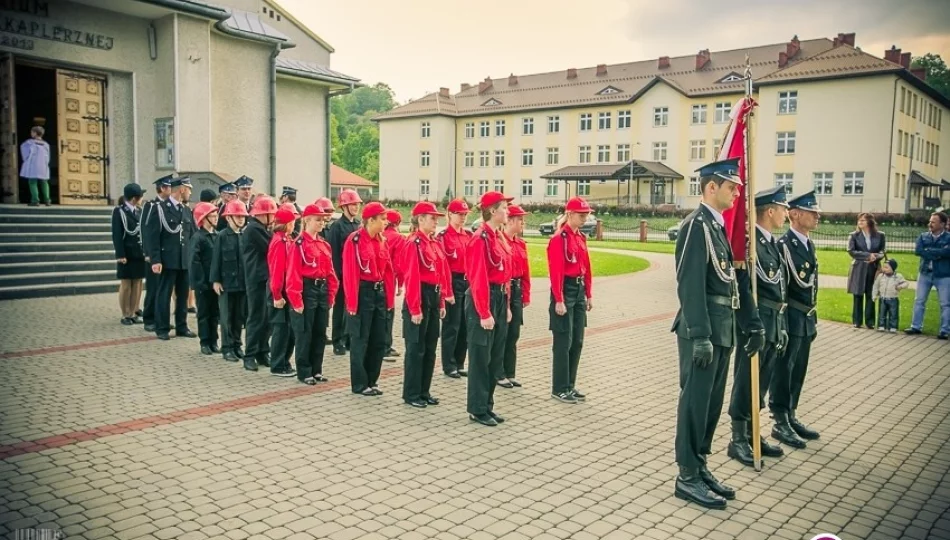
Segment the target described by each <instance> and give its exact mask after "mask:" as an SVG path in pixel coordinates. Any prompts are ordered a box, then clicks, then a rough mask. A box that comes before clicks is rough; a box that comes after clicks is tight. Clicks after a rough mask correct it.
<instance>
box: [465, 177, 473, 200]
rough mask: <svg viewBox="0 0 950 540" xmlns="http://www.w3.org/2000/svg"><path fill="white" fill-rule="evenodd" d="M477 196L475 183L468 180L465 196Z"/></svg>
mask: <svg viewBox="0 0 950 540" xmlns="http://www.w3.org/2000/svg"><path fill="white" fill-rule="evenodd" d="M474 195H475V181H474V180H466V181H465V196H466V197H472V196H474Z"/></svg>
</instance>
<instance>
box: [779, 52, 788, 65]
mask: <svg viewBox="0 0 950 540" xmlns="http://www.w3.org/2000/svg"><path fill="white" fill-rule="evenodd" d="M787 65H788V53H787V52H785V51H779V53H778V67H779V69H782V68H783V67H785V66H787Z"/></svg>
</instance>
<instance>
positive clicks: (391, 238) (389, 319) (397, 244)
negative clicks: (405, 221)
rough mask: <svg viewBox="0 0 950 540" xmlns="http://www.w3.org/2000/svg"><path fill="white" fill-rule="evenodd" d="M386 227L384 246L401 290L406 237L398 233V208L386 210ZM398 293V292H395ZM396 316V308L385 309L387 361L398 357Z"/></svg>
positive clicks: (400, 218) (396, 286)
mask: <svg viewBox="0 0 950 540" xmlns="http://www.w3.org/2000/svg"><path fill="white" fill-rule="evenodd" d="M386 221H388V222H389V224H388V225H386V229H384V230H383V236H385V237H386V247H387V248H388V249H389V258H390V260H392V261H393V278H394V279H395V288H396V290H397V291H401V290H402V287H403V276H402V271H401V268H400V265H399V264H397V262H398V261H399V260H400V258H399V256H400V252H401V251H402V246H403V245H404V244H405V243H406V237H405V236H403V235H402V234H400V233H399V224H400V223H402V214H400V213H399V211H398V210H392V209H390V210H386ZM397 294H398V293H397ZM395 318H396V308H395V307H393V308H392V309H390V310H388V311H386V358H385V360H386V361H388V362H395V361H396V358H397V357H399V353H398V352H396V349H393V320H395Z"/></svg>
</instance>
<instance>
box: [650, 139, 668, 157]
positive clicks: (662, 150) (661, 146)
mask: <svg viewBox="0 0 950 540" xmlns="http://www.w3.org/2000/svg"><path fill="white" fill-rule="evenodd" d="M653 161H666V143H665V142H655V143H653Z"/></svg>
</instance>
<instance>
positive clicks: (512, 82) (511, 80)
mask: <svg viewBox="0 0 950 540" xmlns="http://www.w3.org/2000/svg"><path fill="white" fill-rule="evenodd" d="M508 86H518V76H517V75H515V74H514V73H512V74H511V75H508Z"/></svg>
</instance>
